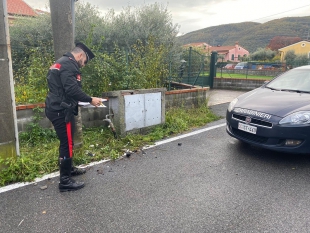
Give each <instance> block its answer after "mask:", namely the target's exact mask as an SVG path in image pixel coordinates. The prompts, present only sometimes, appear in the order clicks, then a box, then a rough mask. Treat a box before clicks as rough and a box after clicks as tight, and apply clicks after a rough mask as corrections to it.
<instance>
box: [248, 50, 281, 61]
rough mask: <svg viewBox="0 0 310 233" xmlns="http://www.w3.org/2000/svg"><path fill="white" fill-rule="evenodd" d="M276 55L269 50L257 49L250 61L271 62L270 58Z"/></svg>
mask: <svg viewBox="0 0 310 233" xmlns="http://www.w3.org/2000/svg"><path fill="white" fill-rule="evenodd" d="M275 55H276V52H275V51H271V50H270V49H265V48H258V49H257V50H256V51H255V52H254V53H253V54H252V55H251V59H252V60H254V61H268V60H272V58H273V57H274V56H275Z"/></svg>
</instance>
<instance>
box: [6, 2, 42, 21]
mask: <svg viewBox="0 0 310 233" xmlns="http://www.w3.org/2000/svg"><path fill="white" fill-rule="evenodd" d="M7 11H8V17H9V18H8V19H9V24H12V23H13V21H14V20H15V19H16V18H17V17H35V16H37V15H38V14H37V13H36V11H35V10H34V9H32V8H31V7H30V6H29V5H28V4H27V3H25V2H24V1H23V0H7Z"/></svg>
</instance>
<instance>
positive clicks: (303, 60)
mask: <svg viewBox="0 0 310 233" xmlns="http://www.w3.org/2000/svg"><path fill="white" fill-rule="evenodd" d="M309 62H310V60H309V58H308V56H307V54H301V55H296V57H295V59H294V66H295V67H297V66H304V65H309Z"/></svg>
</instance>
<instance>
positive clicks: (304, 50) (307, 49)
mask: <svg viewBox="0 0 310 233" xmlns="http://www.w3.org/2000/svg"><path fill="white" fill-rule="evenodd" d="M290 50H293V51H294V52H295V54H296V55H304V54H306V55H307V57H308V58H310V42H309V41H305V40H302V41H299V42H297V43H295V44H291V45H289V46H286V47H283V48H281V49H279V50H278V51H279V52H280V54H281V62H284V58H285V55H286V53H287V52H288V51H290Z"/></svg>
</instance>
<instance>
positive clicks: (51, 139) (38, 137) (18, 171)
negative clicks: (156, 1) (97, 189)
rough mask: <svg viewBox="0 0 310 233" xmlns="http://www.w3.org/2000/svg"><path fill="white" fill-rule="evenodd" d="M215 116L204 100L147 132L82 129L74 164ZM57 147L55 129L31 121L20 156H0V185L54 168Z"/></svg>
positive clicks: (117, 154) (119, 151)
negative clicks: (118, 134) (120, 135)
mask: <svg viewBox="0 0 310 233" xmlns="http://www.w3.org/2000/svg"><path fill="white" fill-rule="evenodd" d="M218 119H220V117H218V116H216V115H215V114H214V113H212V112H211V111H210V109H209V108H208V105H207V101H205V102H203V103H201V104H199V106H198V107H196V108H195V107H192V108H185V107H179V108H172V109H169V110H167V111H166V122H165V123H164V124H162V125H159V126H156V127H154V128H153V129H152V130H151V132H150V133H149V134H147V135H140V134H129V135H127V136H126V137H124V138H120V139H114V137H113V135H112V133H111V131H110V130H109V129H108V128H107V127H97V128H88V129H83V146H82V147H81V148H79V149H77V150H75V151H74V157H73V158H74V163H75V165H81V164H87V163H90V162H94V161H100V160H102V159H112V160H113V159H117V158H119V157H120V156H122V155H123V153H124V150H130V151H138V150H139V149H140V148H142V147H143V146H146V145H150V144H153V143H154V142H155V141H158V140H160V139H164V138H167V137H171V136H174V135H176V134H179V133H184V132H186V131H188V130H190V129H193V128H197V127H201V126H204V125H206V124H207V123H209V122H212V121H215V120H218ZM36 120H37V121H38V120H39V118H37V119H36ZM58 146H59V141H58V139H57V137H56V134H55V132H54V131H53V130H50V129H43V128H41V127H40V126H38V124H37V123H36V121H35V123H33V124H31V125H30V128H29V130H28V132H26V133H22V134H21V135H20V152H21V155H20V156H18V157H14V158H8V159H5V160H3V159H2V160H1V159H0V164H3V165H4V166H5V168H3V169H2V170H0V186H4V185H8V184H12V183H16V182H26V181H33V180H34V179H35V178H37V177H41V176H43V175H45V174H49V173H51V172H54V171H57V170H58V163H57V158H58Z"/></svg>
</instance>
